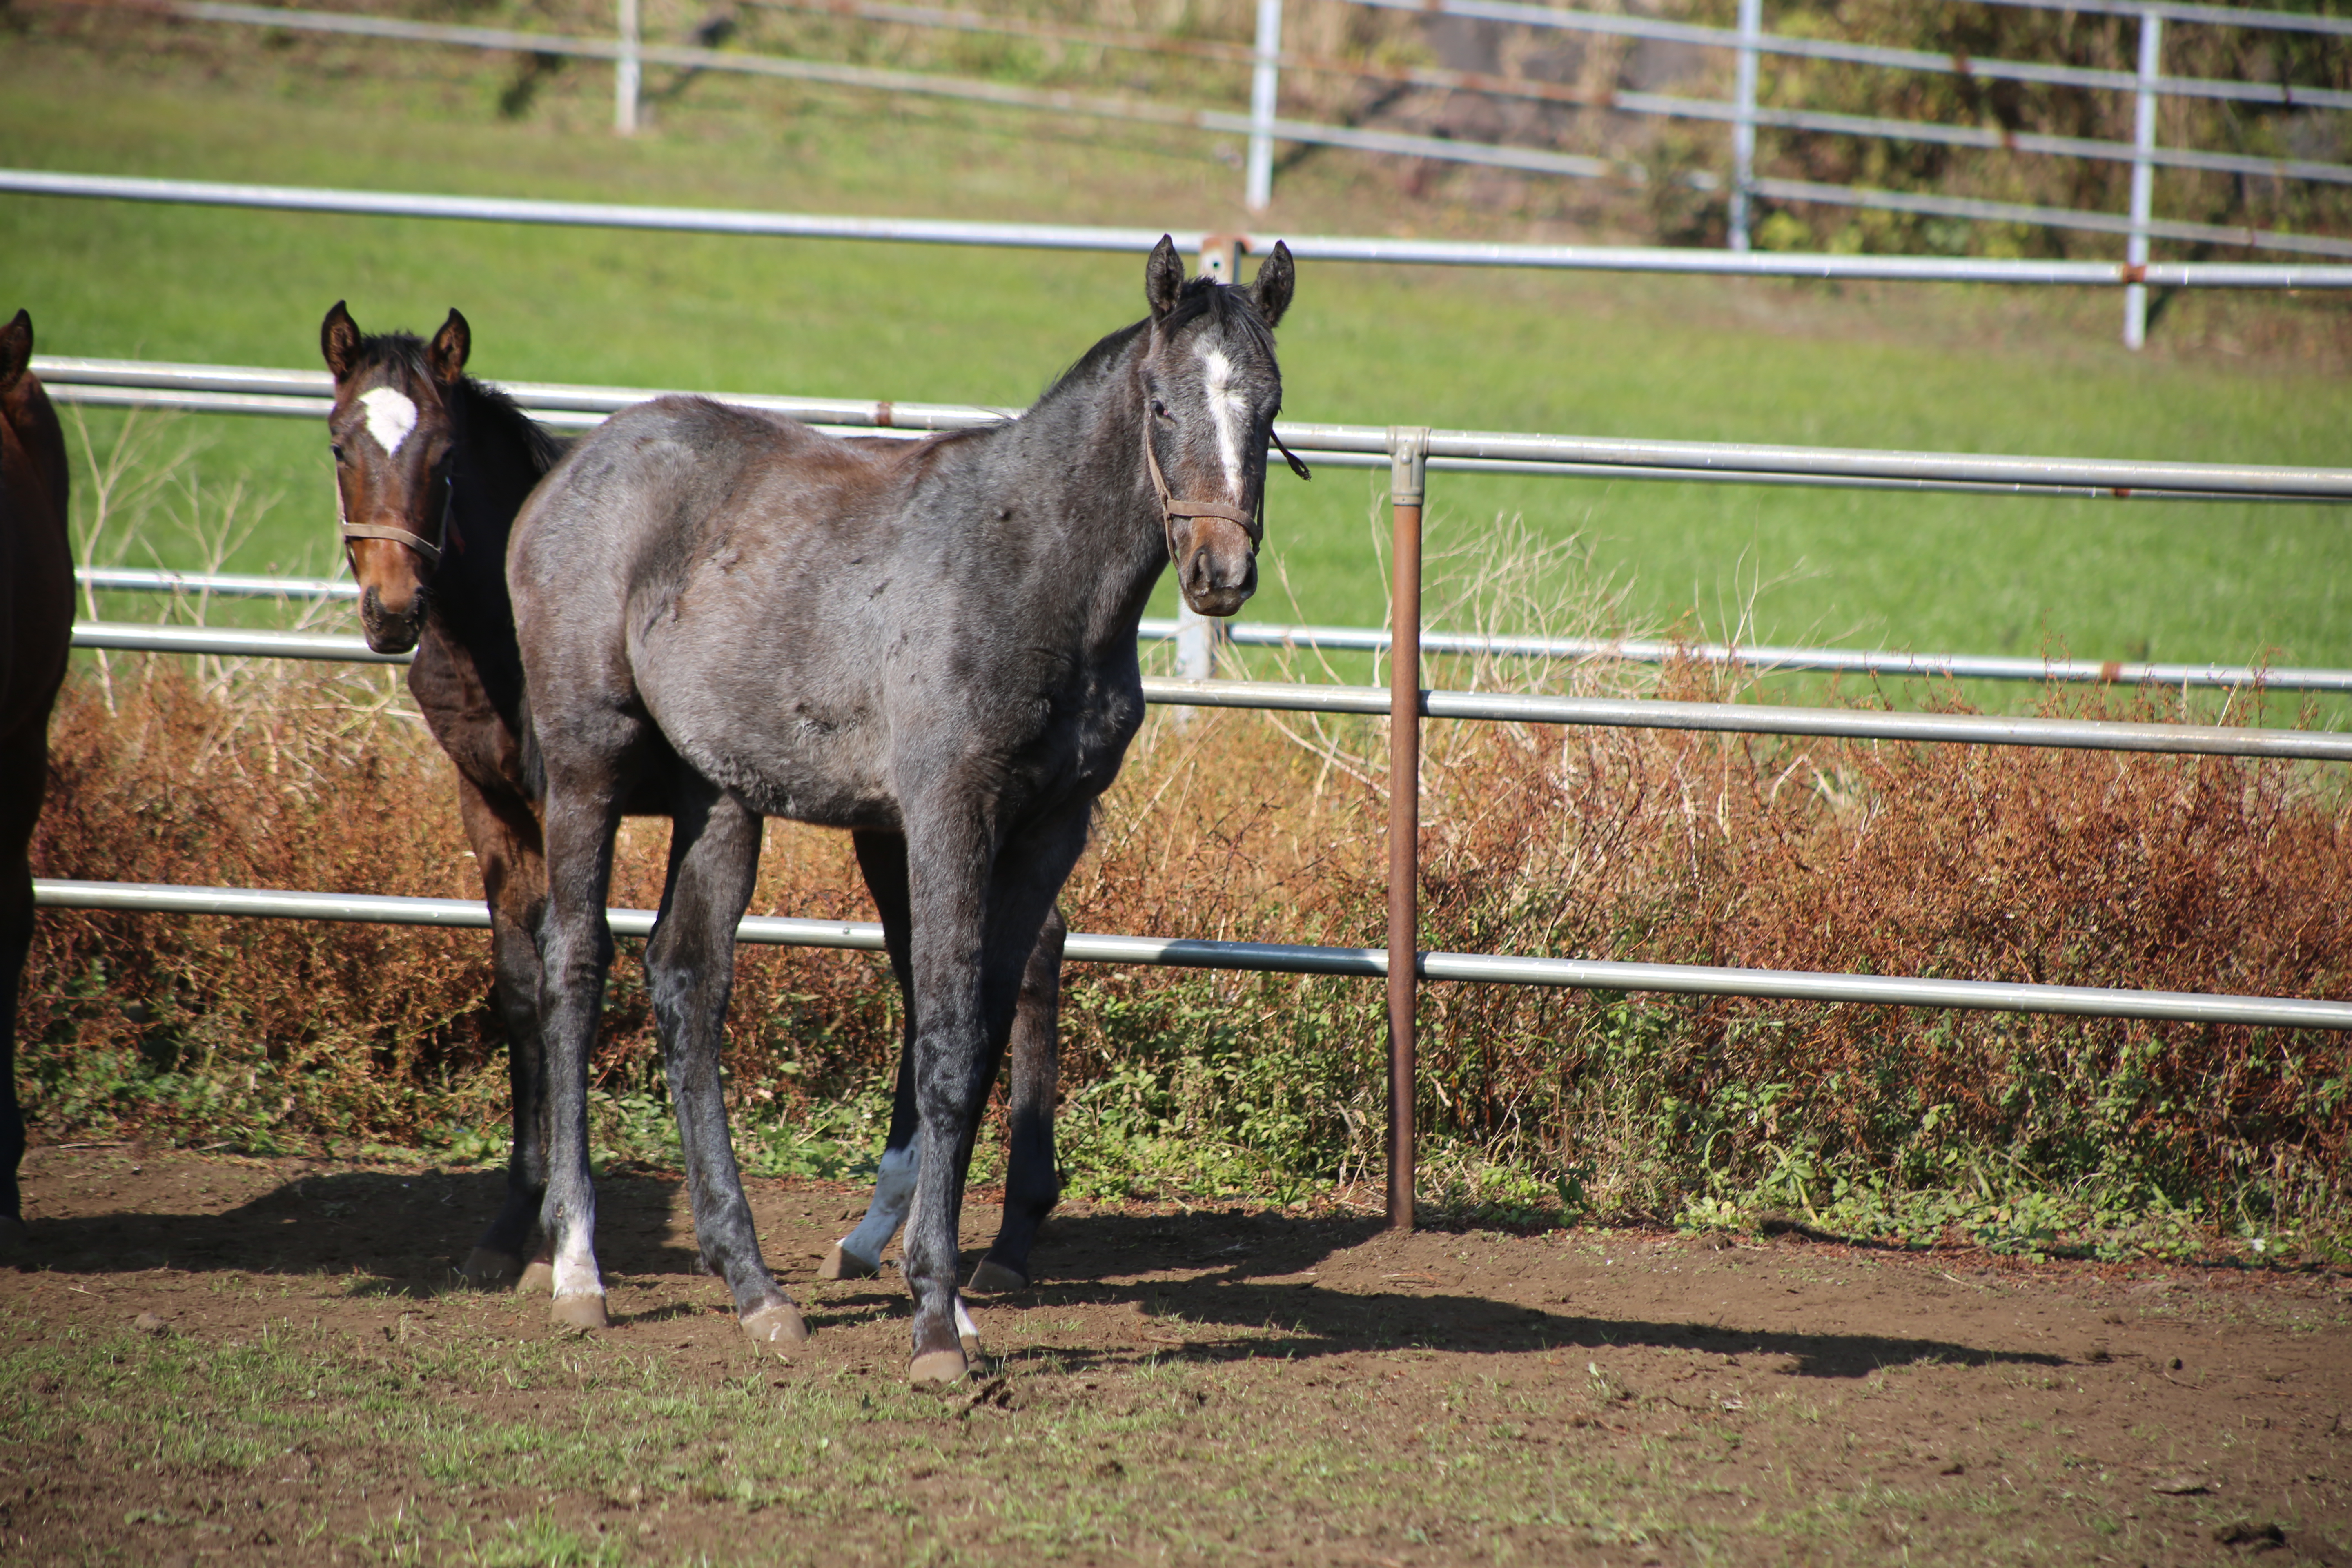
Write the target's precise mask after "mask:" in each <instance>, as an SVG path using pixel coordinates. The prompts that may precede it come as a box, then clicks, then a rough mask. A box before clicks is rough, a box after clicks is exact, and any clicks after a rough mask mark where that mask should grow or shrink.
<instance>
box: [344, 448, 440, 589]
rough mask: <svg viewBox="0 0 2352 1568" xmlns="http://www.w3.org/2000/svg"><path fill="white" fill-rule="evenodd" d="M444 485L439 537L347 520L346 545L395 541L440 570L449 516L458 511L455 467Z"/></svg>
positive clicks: (391, 526) (382, 524)
mask: <svg viewBox="0 0 2352 1568" xmlns="http://www.w3.org/2000/svg"><path fill="white" fill-rule="evenodd" d="M441 484H442V492H443V495H444V498H445V499H444V500H442V502H441V537H440V538H438V539H427V538H425V536H424V535H423V534H421V533H415V532H412V531H409V530H408V529H405V528H399V527H395V526H394V525H393V524H391V523H388V522H352V521H348V520H346V521H344V523H343V542H344V543H345V544H346V545H348V544H349V543H350V542H352V540H354V539H390V540H396V541H398V542H400V543H402V544H405V545H406V546H408V548H410V549H411V550H414V551H415V552H416V553H418V554H419V555H422V556H423V557H425V564H426V565H428V566H431V567H433V568H435V569H436V570H438V569H439V567H440V565H441V552H442V549H443V548H444V547H445V546H446V545H447V544H448V542H449V516H450V514H451V513H452V512H454V511H456V510H457V473H456V471H455V468H454V465H453V467H452V469H451V471H450V472H448V473H446V474H445V475H443V476H442V481H441Z"/></svg>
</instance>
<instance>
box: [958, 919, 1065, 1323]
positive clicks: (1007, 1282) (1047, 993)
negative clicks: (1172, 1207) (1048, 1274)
mask: <svg viewBox="0 0 2352 1568" xmlns="http://www.w3.org/2000/svg"><path fill="white" fill-rule="evenodd" d="M1068 934H1069V928H1068V927H1067V926H1066V925H1065V924H1064V923H1063V921H1062V911H1061V910H1058V909H1055V910H1048V911H1047V912H1046V915H1045V926H1044V928H1043V929H1041V930H1040V931H1038V932H1037V945H1036V946H1035V947H1034V949H1032V950H1031V951H1030V953H1029V967H1028V968H1027V969H1026V970H1025V971H1024V972H1023V973H1022V976H1021V1002H1020V1005H1019V1006H1018V1007H1017V1008H1015V1009H1014V1011H1013V1040H1012V1049H1013V1103H1012V1106H1011V1108H1010V1112H1009V1114H1008V1116H1007V1117H1006V1121H1007V1123H1008V1127H1007V1131H1009V1132H1010V1134H1011V1139H1010V1142H1011V1148H1010V1150H1009V1151H1008V1153H1007V1158H1006V1161H1005V1173H1004V1219H1003V1224H1002V1225H1000V1226H998V1227H997V1231H996V1241H995V1244H994V1245H992V1247H989V1249H988V1256H987V1257H985V1258H982V1259H981V1260H980V1267H979V1268H975V1269H973V1270H972V1273H971V1285H970V1287H969V1289H971V1293H972V1294H973V1295H975V1296H982V1295H992V1294H995V1293H997V1292H1001V1291H1005V1290H1022V1289H1027V1288H1028V1285H1029V1282H1030V1279H1032V1278H1033V1277H1032V1275H1031V1274H1030V1271H1029V1248H1030V1247H1031V1245H1032V1244H1033V1243H1034V1242H1035V1241H1036V1239H1037V1227H1038V1226H1041V1225H1044V1224H1045V1216H1046V1215H1049V1214H1051V1213H1053V1212H1054V1205H1055V1204H1057V1203H1059V1202H1060V1201H1061V1197H1062V1178H1061V1173H1060V1172H1059V1170H1058V1169H1057V1168H1056V1166H1055V1160H1054V1100H1055V1094H1056V1092H1057V1091H1058V1089H1059V1088H1060V1083H1061V1064H1060V1039H1059V1036H1058V1032H1057V1031H1058V1029H1059V1026H1060V1021H1061V1005H1062V942H1063V939H1064V938H1065V937H1066V936H1067V935H1068Z"/></svg>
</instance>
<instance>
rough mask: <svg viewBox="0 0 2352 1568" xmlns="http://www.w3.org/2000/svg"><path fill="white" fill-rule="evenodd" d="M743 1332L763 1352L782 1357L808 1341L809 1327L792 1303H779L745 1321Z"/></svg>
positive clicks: (757, 1312)
mask: <svg viewBox="0 0 2352 1568" xmlns="http://www.w3.org/2000/svg"><path fill="white" fill-rule="evenodd" d="M743 1332H744V1333H745V1334H746V1335H747V1336H749V1337H750V1339H751V1342H752V1343H753V1344H755V1345H757V1346H759V1347H760V1348H761V1350H763V1351H773V1352H776V1354H778V1355H782V1354H783V1353H784V1352H786V1351H788V1350H790V1349H792V1348H793V1346H794V1345H797V1344H804V1343H806V1342H807V1341H808V1337H809V1331H808V1325H807V1324H806V1323H804V1322H803V1321H801V1313H800V1309H799V1308H797V1307H795V1306H793V1304H792V1303H791V1302H790V1301H779V1302H777V1303H776V1304H775V1305H774V1306H772V1307H762V1308H761V1309H760V1310H758V1311H756V1312H754V1313H752V1314H751V1316H750V1317H748V1318H745V1319H744V1320H743Z"/></svg>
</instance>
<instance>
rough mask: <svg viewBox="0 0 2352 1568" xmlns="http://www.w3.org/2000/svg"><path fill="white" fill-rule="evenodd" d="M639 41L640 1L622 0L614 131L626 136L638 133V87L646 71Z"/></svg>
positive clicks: (615, 70) (615, 73) (615, 65)
mask: <svg viewBox="0 0 2352 1568" xmlns="http://www.w3.org/2000/svg"><path fill="white" fill-rule="evenodd" d="M638 42H639V39H638V37H637V0H621V53H620V57H619V58H617V59H615V60H614V62H613V129H614V131H616V132H619V133H620V134H621V135H624V136H635V134H636V133H637V85H638V81H639V79H640V77H641V75H642V72H643V67H642V65H641V64H640V62H639V61H638V58H637V44H638Z"/></svg>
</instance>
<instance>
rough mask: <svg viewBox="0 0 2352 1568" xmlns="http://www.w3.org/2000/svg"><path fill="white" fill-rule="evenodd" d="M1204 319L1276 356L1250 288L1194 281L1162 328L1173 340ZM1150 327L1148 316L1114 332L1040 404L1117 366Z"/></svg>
mask: <svg viewBox="0 0 2352 1568" xmlns="http://www.w3.org/2000/svg"><path fill="white" fill-rule="evenodd" d="M1203 316H1209V317H1212V318H1213V319H1214V320H1215V321H1216V323H1217V324H1218V325H1219V326H1220V327H1230V326H1238V327H1240V329H1241V330H1242V332H1243V334H1244V336H1246V337H1247V338H1248V339H1249V340H1250V342H1252V343H1253V344H1255V346H1256V347H1257V349H1258V351H1259V352H1260V353H1264V354H1265V356H1266V357H1267V358H1268V359H1272V358H1273V357H1274V329H1273V328H1271V327H1269V326H1267V325H1266V324H1265V317H1263V316H1261V315H1259V314H1258V310H1257V301H1256V300H1254V299H1252V298H1251V297H1250V291H1249V290H1248V289H1242V288H1237V287H1235V286H1234V285H1231V284H1226V283H1220V282H1218V281H1217V280H1216V279H1213V278H1195V279H1192V280H1190V281H1189V282H1187V283H1186V284H1185V285H1184V291H1183V292H1182V293H1181V294H1179V295H1178V296H1177V297H1176V305H1175V308H1174V309H1173V310H1170V311H1169V312H1168V314H1167V316H1166V317H1165V318H1164V319H1163V320H1162V321H1160V328H1161V330H1162V331H1165V332H1167V333H1168V334H1169V335H1170V336H1171V337H1172V336H1174V335H1175V334H1176V333H1177V332H1178V331H1181V330H1182V329H1183V328H1185V327H1187V326H1190V325H1191V324H1192V322H1194V321H1199V320H1200V319H1201V318H1202V317H1203ZM1150 327H1151V318H1150V317H1149V316H1146V317H1145V318H1144V319H1143V320H1141V321H1137V322H1135V323H1133V324H1132V325H1129V326H1125V327H1121V328H1120V329H1119V330H1118V331H1115V332H1113V333H1111V334H1110V335H1109V336H1108V337H1107V338H1105V339H1103V340H1102V341H1101V342H1098V343H1097V344H1095V346H1094V347H1092V348H1090V349H1088V350H1087V352H1086V353H1082V354H1080V355H1079V356H1078V358H1077V360H1076V363H1073V364H1072V365H1071V366H1070V368H1069V369H1067V370H1066V371H1064V372H1063V373H1062V374H1059V375H1057V376H1055V378H1054V379H1053V381H1052V382H1051V383H1050V384H1047V386H1046V388H1045V391H1044V392H1042V393H1040V394H1039V395H1038V397H1037V401H1038V402H1039V403H1044V402H1045V401H1047V400H1048V399H1050V398H1052V397H1053V396H1054V395H1055V394H1057V393H1059V392H1062V391H1063V390H1065V389H1066V388H1068V387H1072V386H1076V385H1080V384H1084V383H1086V382H1088V381H1091V380H1093V379H1094V378H1095V377H1096V376H1097V375H1098V374H1101V373H1102V372H1103V371H1104V370H1105V369H1107V368H1108V366H1110V365H1112V364H1115V363H1118V360H1119V358H1120V357H1121V356H1122V355H1124V354H1125V353H1127V350H1128V345H1129V344H1130V343H1132V342H1134V341H1135V339H1136V337H1137V335H1138V334H1139V333H1142V332H1145V331H1150Z"/></svg>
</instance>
